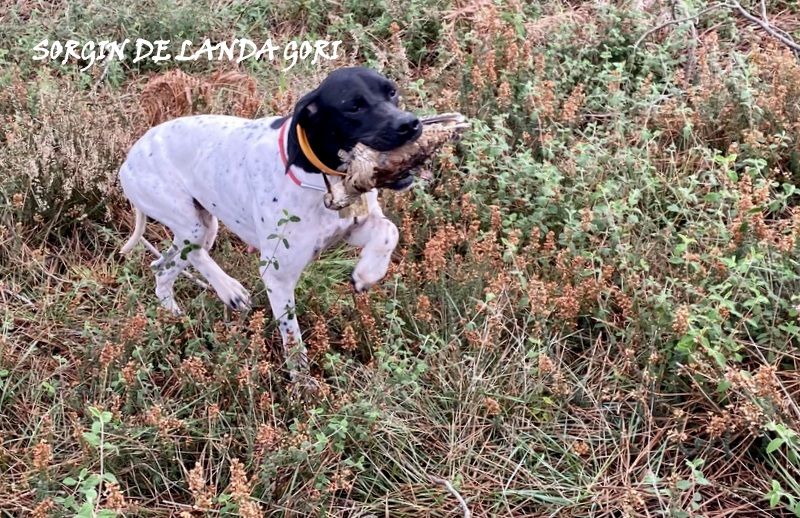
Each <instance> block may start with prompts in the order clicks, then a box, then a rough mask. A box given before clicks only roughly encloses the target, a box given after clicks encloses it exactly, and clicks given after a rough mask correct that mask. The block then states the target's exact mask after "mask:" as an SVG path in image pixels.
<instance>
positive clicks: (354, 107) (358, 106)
mask: <svg viewBox="0 0 800 518" xmlns="http://www.w3.org/2000/svg"><path fill="white" fill-rule="evenodd" d="M365 106H366V103H365V102H364V100H363V99H356V100H355V101H353V102H352V104H350V106H348V107H347V108H345V111H346V112H347V113H358V112H360V111H361V110H363V109H364V107H365Z"/></svg>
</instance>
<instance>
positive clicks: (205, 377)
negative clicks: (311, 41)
mask: <svg viewBox="0 0 800 518" xmlns="http://www.w3.org/2000/svg"><path fill="white" fill-rule="evenodd" d="M662 4H663V5H662ZM678 4H680V8H681V11H680V12H678V14H677V15H676V14H675V12H673V9H672V3H670V4H669V5H666V3H664V2H639V3H638V4H637V6H638V7H637V8H632V6H631V5H627V4H625V5H618V6H617V5H612V4H610V3H602V4H601V3H595V2H573V3H572V4H571V5H569V6H567V5H562V4H561V3H556V2H543V3H537V4H534V3H526V2H520V1H514V0H508V1H506V2H491V1H477V2H461V1H446V0H438V1H436V2H417V1H413V2H396V1H393V0H385V1H382V2H377V3H368V2H361V1H351V0H348V1H345V2H340V3H335V4H329V3H327V2H317V1H310V2H303V3H302V4H301V3H295V2H251V3H247V4H245V3H233V2H225V1H220V2H209V3H207V5H204V6H203V7H200V6H198V5H193V4H188V3H182V2H167V3H159V2H145V3H143V4H142V3H135V4H134V3H131V2H121V3H119V4H118V5H115V6H114V7H106V6H104V5H101V4H100V3H98V2H93V1H87V2H82V3H72V4H71V5H70V6H66V5H61V4H58V3H48V2H35V1H33V2H18V3H16V4H14V5H13V6H12V7H10V8H6V9H7V10H6V11H5V12H0V42H3V43H4V44H3V45H0V48H9V49H12V51H11V52H2V51H0V86H2V89H0V127H1V128H2V131H0V265H1V266H2V272H3V275H2V278H1V279H0V300H2V304H3V305H2V307H3V319H2V324H1V325H2V327H0V441H1V442H0V468H2V472H3V473H4V476H3V477H2V478H0V513H4V514H6V515H8V516H12V515H14V516H16V515H32V516H38V517H43V516H64V515H78V516H113V515H117V514H122V515H129V516H134V515H135V516H154V515H181V516H202V515H204V513H208V514H209V515H214V514H220V515H236V514H238V515H240V516H260V515H261V514H266V515H270V516H273V515H274V516H307V515H308V516H378V515H386V516H460V515H463V511H462V509H461V507H460V506H459V503H458V501H457V500H456V498H455V497H454V495H453V493H452V492H450V491H449V490H448V489H447V488H446V487H444V486H443V485H442V484H441V483H440V482H437V481H439V480H441V479H444V480H447V481H449V483H451V484H452V488H453V490H454V491H455V492H457V493H458V494H460V495H462V496H463V497H464V498H465V499H466V504H467V506H468V507H469V508H470V510H471V512H472V513H473V516H556V515H557V516H623V515H624V516H707V517H713V516H720V517H721V516H781V515H786V516H791V515H800V506H799V505H798V502H800V457H799V456H798V449H799V448H800V442H798V437H797V430H798V419H799V418H800V408H798V404H797V402H798V397H797V396H798V394H797V391H798V387H800V384H798V380H799V379H800V378H798V370H797V361H798V358H797V353H796V346H797V343H798V333H800V324H798V314H799V313H800V296H799V295H797V293H798V290H799V289H800V254H799V253H798V243H797V241H798V237H800V211H799V210H798V209H797V207H796V205H797V188H796V182H797V179H798V175H799V174H800V166H798V154H797V153H798V151H797V149H798V140H797V139H798V135H799V134H800V127H798V124H799V123H798V118H799V117H800V112H799V111H798V110H800V108H798V104H797V98H798V94H800V92H799V91H798V89H800V86H799V85H800V62H798V60H797V56H796V55H794V54H792V53H791V52H790V51H789V50H787V48H786V47H785V46H784V45H781V44H779V43H776V41H775V40H774V38H771V37H769V36H768V35H766V34H765V33H764V32H763V31H762V32H759V31H756V30H754V28H753V26H752V24H749V23H747V21H746V20H743V19H742V18H741V17H737V16H736V13H735V12H732V11H731V10H728V9H722V8H718V9H715V10H712V11H707V12H706V11H703V14H702V15H701V16H698V17H697V18H692V19H691V20H690V21H686V22H681V23H672V24H666V25H664V26H663V27H662V28H661V29H659V30H655V31H651V30H650V29H652V28H653V27H657V26H659V25H662V24H664V21H665V20H669V19H671V17H673V16H674V17H676V18H681V17H682V16H683V15H682V14H681V13H682V12H683V13H688V14H694V13H698V12H701V11H702V10H704V8H705V7H707V5H706V4H705V3H704V2H699V3H692V4H691V5H689V3H684V2H678ZM684 4H685V5H684ZM695 4H702V5H695ZM756 4H757V3H753V4H743V5H745V7H746V8H748V9H751V10H752V12H758V5H756ZM212 14H213V15H212ZM770 21H771V22H772V23H774V24H775V25H776V26H780V27H784V28H785V30H786V31H787V32H788V33H789V34H791V33H792V32H793V31H796V29H797V28H798V27H800V22H798V13H797V10H796V7H794V6H793V5H792V4H790V3H785V4H784V3H780V2H776V3H775V5H774V6H770ZM131 31H133V32H137V36H139V37H143V38H149V39H157V38H160V37H164V36H167V37H169V38H170V39H173V40H181V39H183V38H188V39H194V40H197V41H199V40H201V39H202V38H203V37H212V38H219V39H222V38H232V37H233V36H234V35H241V34H248V35H249V36H250V37H252V38H253V39H255V38H258V37H267V36H270V35H271V36H272V37H273V38H276V39H280V38H288V37H308V38H313V37H318V36H319V35H328V37H330V38H331V39H335V38H339V39H342V40H343V41H344V48H346V49H349V52H348V53H347V54H346V55H345V56H343V57H342V59H340V60H339V61H337V62H331V63H323V64H321V65H320V66H318V67H311V66H310V65H304V66H298V68H297V69H296V70H294V71H291V72H289V73H285V74H283V73H281V72H280V70H279V68H277V67H276V66H275V65H274V64H270V63H260V62H256V63H252V62H247V63H246V64H244V65H243V66H242V68H241V69H234V68H232V66H231V65H226V64H224V63H223V64H220V63H208V62H205V61H197V62H192V63H191V64H187V65H185V66H181V68H180V70H178V68H177V66H176V65H175V64H174V63H166V64H161V65H154V64H152V63H147V62H142V63H141V64H137V65H125V66H123V65H120V64H115V65H113V66H110V67H109V68H108V70H106V71H105V72H103V69H102V67H99V66H98V67H94V68H91V69H88V70H87V71H85V72H80V71H79V68H80V67H78V66H76V64H74V63H70V64H67V65H55V64H54V65H52V66H51V65H49V64H48V65H41V63H34V62H32V61H31V60H30V59H29V56H30V54H29V52H28V50H29V49H30V48H32V46H33V45H34V44H35V43H36V42H37V41H39V40H40V39H41V38H42V37H43V35H50V37H55V36H58V37H60V38H64V39H66V38H69V37H77V38H89V37H93V36H94V35H95V34H102V35H103V36H104V37H107V38H109V39H113V38H123V37H126V36H127V35H128V34H129V33H131ZM354 63H365V64H368V65H370V66H373V67H375V68H377V69H379V70H381V71H383V72H384V73H386V74H388V75H390V76H391V77H393V78H395V79H396V80H397V81H398V82H399V83H400V84H401V85H403V88H404V95H405V97H404V102H405V105H406V106H407V107H408V108H410V109H413V110H415V111H419V112H433V111H461V112H463V113H465V114H467V115H469V116H470V117H471V118H472V122H473V127H472V130H471V131H470V132H469V133H468V134H467V135H466V136H465V138H464V139H463V140H462V141H461V142H460V143H459V144H458V145H455V146H452V147H451V148H450V149H447V150H445V151H444V152H443V153H442V154H441V155H440V156H439V157H437V160H436V163H435V167H434V170H435V172H436V175H435V180H434V181H433V183H432V184H431V185H428V186H418V187H417V188H416V189H415V190H414V192H413V193H410V194H391V193H384V194H383V195H382V201H383V204H384V206H385V209H386V212H387V214H388V215H389V217H391V218H392V219H393V220H394V221H395V222H396V223H397V224H398V227H399V228H400V230H401V235H402V237H401V244H400V246H399V247H398V250H397V252H396V254H395V258H394V261H393V264H392V266H391V269H390V273H389V275H388V276H387V278H386V279H385V280H384V281H383V282H382V283H381V285H380V286H378V287H377V288H375V289H374V290H373V291H372V292H371V293H369V294H366V295H360V296H353V295H352V294H351V293H350V291H349V287H348V286H346V284H347V283H346V279H347V276H348V274H349V271H350V270H351V269H352V267H353V265H354V257H355V256H354V253H353V252H352V251H350V250H346V249H337V250H334V251H331V252H329V253H328V254H326V255H325V256H323V258H322V259H321V260H320V261H318V262H316V263H315V264H313V265H312V266H311V267H310V268H309V270H308V271H307V272H306V274H305V276H304V278H303V280H302V282H301V286H300V289H299V290H298V299H299V301H298V303H299V308H298V310H299V318H300V321H301V324H302V328H303V329H304V333H305V335H304V339H305V341H306V343H307V344H308V346H309V349H310V353H311V357H312V373H313V375H314V376H316V377H317V378H318V380H319V383H320V387H321V392H320V393H319V394H318V395H317V396H316V397H313V398H307V397H304V395H303V394H302V393H300V392H299V391H298V390H297V388H296V387H294V386H293V385H292V384H291V383H289V382H288V380H287V379H286V376H285V372H284V371H283V369H282V365H281V358H280V356H279V354H278V350H279V347H278V342H279V337H278V335H277V330H276V329H275V326H274V324H273V322H272V320H271V315H270V314H269V313H268V312H265V310H264V309H262V308H264V307H265V306H266V297H265V296H264V293H263V290H262V289H261V286H260V280H259V279H258V275H257V261H256V259H254V258H253V257H252V256H248V255H247V254H246V253H245V247H244V245H243V244H241V243H240V242H239V241H238V240H237V239H236V238H235V237H234V236H232V235H230V234H227V233H225V232H222V234H221V236H220V239H219V241H218V244H217V245H216V248H215V251H214V255H215V257H217V258H218V259H219V261H220V262H221V264H222V266H223V267H224V268H225V269H226V271H228V272H230V273H231V274H232V275H233V276H235V277H237V278H238V279H240V280H241V281H242V282H243V284H245V285H246V286H249V287H250V288H252V289H253V291H258V292H259V293H258V294H257V296H256V309H255V310H254V311H253V312H251V313H250V314H247V315H237V314H230V313H228V312H227V311H226V310H224V309H223V307H222V305H221V303H220V302H219V301H218V300H217V299H216V298H215V297H214V296H213V294H211V293H208V292H206V291H203V290H201V289H199V288H198V287H196V286H195V285H193V284H191V283H188V282H187V283H185V284H181V285H180V286H179V290H178V291H179V293H178V298H179V300H182V301H183V303H184V307H185V309H186V316H185V317H181V318H176V317H173V316H171V315H169V314H166V313H165V312H163V311H161V310H160V309H159V308H158V305H157V301H156V300H155V297H154V296H153V295H152V282H153V281H152V277H151V275H150V271H149V267H148V264H149V261H150V259H151V258H148V257H147V254H146V252H145V251H141V252H137V253H136V254H134V256H133V257H132V258H131V259H127V260H124V259H121V258H120V257H119V256H117V255H116V251H117V250H118V249H119V246H120V245H121V243H122V242H123V241H124V239H125V238H126V235H127V234H128V232H129V230H130V228H129V226H128V221H129V220H130V214H129V208H128V206H127V204H126V203H125V202H124V200H123V198H122V196H121V193H120V191H119V187H118V184H117V181H116V174H117V170H118V167H119V165H120V164H121V162H122V160H123V159H124V156H125V153H126V151H127V149H128V147H129V146H130V145H131V143H132V142H134V141H135V139H136V138H137V137H138V136H139V135H141V134H142V133H143V132H144V131H145V130H146V129H147V128H148V127H149V126H150V125H152V124H155V123H157V122H159V121H161V120H165V119H168V118H171V117H175V116H179V115H184V114H189V113H210V112H214V113H231V114H237V115H240V116H246V117H259V116H264V115H268V114H272V113H288V112H289V111H290V110H291V107H292V105H293V103H294V102H295V101H296V100H297V98H298V97H299V95H301V94H302V93H303V92H304V91H306V90H308V89H309V88H312V87H314V86H315V85H316V83H317V82H318V81H319V80H320V79H321V78H322V77H324V75H325V73H327V71H329V70H330V69H332V68H333V67H336V66H343V65H347V64H354ZM148 237H149V238H150V239H151V241H153V242H157V243H162V244H166V242H167V241H168V239H169V236H168V235H167V233H166V232H165V231H164V230H163V229H161V228H158V226H157V225H150V229H149V231H148Z"/></svg>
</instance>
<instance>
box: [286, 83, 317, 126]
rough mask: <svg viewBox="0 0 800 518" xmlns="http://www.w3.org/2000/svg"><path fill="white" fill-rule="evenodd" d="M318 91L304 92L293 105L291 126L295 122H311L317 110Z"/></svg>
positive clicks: (295, 123)
mask: <svg viewBox="0 0 800 518" xmlns="http://www.w3.org/2000/svg"><path fill="white" fill-rule="evenodd" d="M317 96H318V91H317V90H312V91H310V92H308V93H307V94H305V95H304V96H303V97H301V98H300V100H299V101H297V104H295V105H294V113H293V114H292V126H296V125H297V123H298V122H299V123H301V124H302V123H306V122H313V121H314V119H315V118H316V115H317V113H318V112H319V104H318V103H317Z"/></svg>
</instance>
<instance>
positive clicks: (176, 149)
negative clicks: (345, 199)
mask: <svg viewBox="0 0 800 518" xmlns="http://www.w3.org/2000/svg"><path fill="white" fill-rule="evenodd" d="M398 99H399V93H398V88H397V85H396V84H395V83H394V82H393V81H391V80H390V79H388V78H386V77H384V76H382V75H381V74H379V73H377V72H375V71H373V70H370V69H367V68H361V67H350V68H341V69H337V70H335V71H333V72H331V73H330V74H329V75H328V76H327V77H326V78H325V79H324V80H323V81H322V83H320V85H319V86H318V87H317V88H316V89H315V90H313V91H311V92H309V93H307V94H306V95H304V96H303V97H302V98H301V99H300V100H299V101H298V102H297V103H296V105H295V106H294V111H293V113H292V114H291V115H290V116H274V117H267V118H263V119H256V120H252V119H244V118H239V117H232V116H224V115H198V116H188V117H180V118H176V119H173V120H170V121H167V122H164V123H162V124H160V125H158V126H155V127H153V128H151V129H150V130H148V131H147V133H145V134H144V136H142V137H141V138H140V139H139V140H138V141H137V142H136V143H135V144H134V145H133V146H132V147H131V149H130V151H129V153H128V156H127V158H126V160H125V162H124V163H123V164H122V167H121V169H120V173H119V178H120V183H121V186H122V190H123V192H124V194H125V196H126V197H127V198H128V200H129V201H130V203H131V205H132V206H133V209H134V214H135V228H134V231H133V234H132V236H131V237H130V239H129V240H128V241H127V243H126V244H125V245H124V246H123V247H122V249H121V252H122V253H123V254H127V253H129V252H130V251H131V250H132V249H133V248H134V246H135V245H136V244H137V242H138V241H139V240H140V238H141V237H142V235H143V234H144V231H145V226H146V223H147V218H148V217H150V218H152V219H153V220H155V221H158V222H159V223H162V224H163V225H165V226H166V227H167V228H169V229H170V230H171V231H172V234H173V242H172V245H171V246H170V247H169V248H168V250H167V251H166V252H164V254H163V255H162V257H161V258H160V259H158V260H157V261H154V262H153V264H152V266H153V269H154V270H155V276H156V283H155V284H156V286H155V293H156V297H157V298H158V300H159V301H160V303H161V304H162V305H163V306H164V307H165V308H167V309H169V310H170V311H172V312H174V313H180V308H179V306H178V304H177V302H176V301H175V296H174V293H173V285H174V283H175V279H176V278H177V277H178V275H179V274H180V273H181V271H183V269H184V268H186V267H187V266H188V265H189V264H191V265H192V266H193V267H194V268H195V269H196V270H197V271H198V272H199V273H200V274H201V275H202V276H203V277H205V279H206V280H207V281H208V283H209V284H210V285H211V286H212V287H213V288H214V291H216V293H217V295H218V296H219V298H220V299H222V301H223V302H224V303H225V304H226V305H228V306H229V307H230V308H232V309H234V310H240V311H244V310H247V309H249V307H250V295H249V293H248V291H247V290H246V289H245V288H244V287H243V286H242V285H241V284H240V283H239V282H238V281H236V280H235V279H234V278H232V277H231V276H230V275H228V274H227V273H225V272H224V271H223V270H222V268H221V267H220V266H219V265H218V264H217V263H216V262H215V261H214V260H213V259H212V258H211V256H210V255H209V251H210V250H211V248H212V246H213V245H214V240H215V238H216V236H217V229H218V226H219V222H220V221H221V222H222V223H224V224H225V225H226V226H227V227H228V228H229V229H230V230H231V231H232V232H233V233H235V234H236V235H237V236H238V237H239V238H241V239H242V241H244V242H245V243H246V244H248V245H250V247H253V248H255V249H257V250H259V251H260V258H261V263H260V264H261V266H260V273H261V278H262V279H263V281H264V284H265V285H266V287H267V291H268V297H269V303H270V306H271V308H272V312H273V315H274V317H275V318H276V319H277V321H278V323H279V328H280V333H281V339H282V342H283V351H284V355H285V361H287V364H289V368H290V372H291V371H292V370H293V369H306V368H307V359H306V354H305V349H304V348H303V346H302V336H301V331H300V327H299V325H298V323H297V316H296V315H295V286H296V285H297V282H298V279H299V278H300V275H301V274H302V272H303V270H304V269H305V268H306V266H308V265H309V264H310V263H311V262H312V261H313V260H315V259H316V258H318V257H319V255H320V254H321V253H322V252H323V251H324V250H325V249H326V248H328V247H330V246H331V245H333V244H335V243H338V242H340V241H341V240H344V241H346V242H347V243H348V244H350V245H352V246H355V247H359V248H361V254H360V258H359V260H358V263H357V264H356V266H355V269H354V270H353V272H352V276H351V283H352V286H353V289H354V290H355V291H356V292H363V291H365V290H367V289H369V288H370V287H371V286H373V285H375V284H376V283H378V282H379V281H380V280H381V279H382V278H383V277H384V276H385V275H386V271H387V269H388V267H389V263H390V260H391V256H392V252H393V251H394V249H395V247H396V246H397V242H398V238H399V233H398V231H397V227H396V226H395V225H394V224H393V223H392V222H391V221H389V219H387V218H386V217H385V216H384V214H383V212H382V211H381V207H380V205H379V204H378V193H377V191H376V190H372V191H369V192H368V193H366V195H365V196H366V199H367V207H368V211H367V213H366V214H365V215H362V216H360V217H359V216H353V217H348V218H346V219H343V218H341V217H340V215H339V214H338V213H337V212H336V211H333V210H329V209H327V208H325V206H324V205H323V196H324V194H325V193H326V191H327V188H326V183H328V182H330V183H334V182H337V181H341V178H339V177H334V176H329V177H328V176H324V175H323V173H322V170H328V169H327V168H330V169H336V168H337V167H339V166H340V165H341V164H342V162H341V159H340V154H339V152H340V151H341V150H344V151H349V150H351V149H352V148H353V147H354V146H355V145H356V144H357V143H359V142H361V143H363V144H365V145H367V146H369V147H371V148H374V149H376V150H379V151H388V150H392V149H395V148H397V147H400V146H402V145H403V144H406V143H408V142H412V141H414V140H415V139H417V138H418V137H419V136H420V135H421V133H422V126H421V124H420V121H419V119H418V118H417V117H416V116H415V115H414V114H413V113H411V112H408V111H404V110H402V109H400V108H399V107H398ZM299 132H302V133H301V134H300V136H301V139H302V136H303V133H304V135H305V139H303V140H305V142H306V145H303V144H304V142H303V140H301V139H299V138H298V133H299ZM315 164H316V165H315ZM318 166H319V167H318ZM321 168H322V169H321ZM413 182H414V177H413V175H411V174H410V173H409V174H407V175H405V176H402V177H400V178H399V179H397V180H396V181H395V182H394V183H393V184H391V185H389V186H388V188H389V189H392V190H396V191H403V190H406V189H409V188H410V187H411V185H412V183H413ZM293 344H297V345H298V349H299V350H298V351H297V358H296V359H294V360H291V359H290V351H289V349H290V346H292V345H293ZM290 360H291V363H294V365H292V364H291V363H290Z"/></svg>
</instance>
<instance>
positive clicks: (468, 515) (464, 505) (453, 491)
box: [428, 475, 472, 518]
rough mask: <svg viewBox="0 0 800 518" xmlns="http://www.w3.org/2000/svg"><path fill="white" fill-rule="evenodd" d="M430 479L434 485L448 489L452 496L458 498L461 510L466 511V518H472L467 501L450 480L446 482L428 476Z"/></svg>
mask: <svg viewBox="0 0 800 518" xmlns="http://www.w3.org/2000/svg"><path fill="white" fill-rule="evenodd" d="M428 478H429V479H430V480H431V482H433V483H434V484H439V485H440V486H444V488H445V489H447V491H448V492H449V493H450V494H451V495H453V496H454V497H455V498H456V500H458V503H459V505H461V509H463V510H464V518H471V517H472V513H471V512H470V510H469V507H467V501H466V500H464V497H462V496H461V494H460V493H459V492H458V491H456V488H454V487H453V484H451V483H450V481H449V480H445V479H443V478H439V477H434V476H433V475H428Z"/></svg>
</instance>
